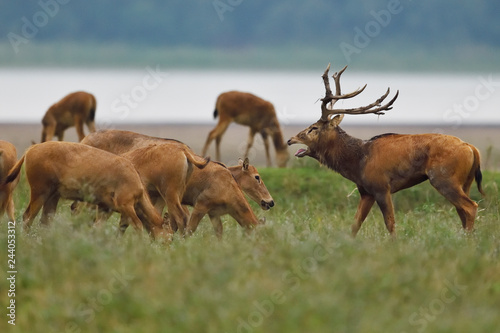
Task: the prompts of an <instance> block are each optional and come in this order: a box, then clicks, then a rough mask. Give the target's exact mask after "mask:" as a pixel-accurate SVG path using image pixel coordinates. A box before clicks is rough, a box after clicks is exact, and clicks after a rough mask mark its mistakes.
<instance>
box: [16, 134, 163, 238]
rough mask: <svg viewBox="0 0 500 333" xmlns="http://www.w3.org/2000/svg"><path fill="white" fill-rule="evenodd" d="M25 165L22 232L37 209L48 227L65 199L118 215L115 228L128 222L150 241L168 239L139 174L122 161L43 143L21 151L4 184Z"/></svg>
mask: <svg viewBox="0 0 500 333" xmlns="http://www.w3.org/2000/svg"><path fill="white" fill-rule="evenodd" d="M24 162H25V163H26V166H25V169H26V177H27V180H28V183H29V186H30V189H31V195H30V202H29V204H28V207H27V208H26V211H25V212H24V214H23V220H24V229H25V230H26V231H27V230H29V228H30V226H31V224H32V222H33V220H34V218H35V217H36V215H37V214H38V212H39V211H40V209H42V207H43V210H42V216H41V219H40V221H41V223H42V224H43V225H47V224H48V223H49V221H50V219H51V218H52V217H53V216H54V214H55V212H56V208H57V204H58V202H59V199H70V200H79V201H86V202H89V203H92V204H96V205H98V206H99V207H100V208H101V209H103V210H104V211H108V210H111V211H116V212H118V213H120V214H121V222H120V225H128V224H130V223H131V224H132V225H133V226H134V228H135V229H136V230H137V231H142V230H143V224H144V226H145V227H146V229H147V230H148V231H150V232H151V236H152V237H161V238H164V239H169V238H170V235H171V233H172V232H171V230H169V228H167V229H164V228H163V219H162V217H161V215H160V214H158V213H157V212H156V211H155V210H154V207H153V205H152V204H151V202H150V200H149V198H148V196H147V194H146V191H145V189H144V186H143V185H142V183H141V179H140V177H139V174H138V173H137V171H136V170H135V168H134V166H133V165H132V163H131V162H130V161H128V160H127V159H125V158H123V157H120V156H117V155H115V154H111V153H108V152H106V151H103V150H100V149H96V148H93V147H90V146H87V145H83V144H79V143H70V142H56V141H51V142H45V143H41V144H36V145H33V146H31V147H30V148H29V149H28V150H27V151H26V153H25V154H24V155H23V156H22V157H21V159H20V160H19V161H18V162H17V164H16V165H15V166H14V167H13V168H12V169H11V171H10V173H9V175H8V176H7V178H6V183H9V182H12V181H14V179H16V178H17V177H18V175H19V173H20V171H21V166H22V164H23V163H24ZM139 216H141V217H142V221H141V219H140V218H139ZM122 231H124V229H122Z"/></svg>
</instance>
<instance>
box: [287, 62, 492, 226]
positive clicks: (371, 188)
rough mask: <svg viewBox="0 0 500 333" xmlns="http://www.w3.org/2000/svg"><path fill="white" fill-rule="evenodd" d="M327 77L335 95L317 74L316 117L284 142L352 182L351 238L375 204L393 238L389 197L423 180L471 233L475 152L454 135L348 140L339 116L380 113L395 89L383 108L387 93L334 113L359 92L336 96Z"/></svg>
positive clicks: (476, 166) (476, 173)
mask: <svg viewBox="0 0 500 333" xmlns="http://www.w3.org/2000/svg"><path fill="white" fill-rule="evenodd" d="M346 68H347V66H345V67H344V68H343V69H342V70H341V71H340V72H338V73H335V74H334V75H333V79H334V82H335V95H333V93H332V91H331V89H330V82H329V78H328V72H329V70H330V65H328V67H327V68H326V70H325V72H324V73H323V76H322V78H323V82H324V85H325V90H326V94H325V97H324V98H323V99H322V100H321V101H322V103H321V118H320V119H319V120H318V121H317V122H316V123H314V124H312V125H311V126H309V127H308V128H306V129H305V130H303V131H301V132H300V133H298V134H297V135H295V136H294V137H292V138H291V139H290V140H288V145H292V144H304V145H305V146H306V148H300V149H299V150H298V151H297V152H296V154H295V156H297V157H304V156H310V157H312V158H314V159H316V160H318V161H319V162H320V163H321V164H325V165H326V166H328V167H329V168H330V169H332V170H334V171H336V172H338V173H340V174H341V175H342V176H344V177H345V178H347V179H349V180H351V181H353V182H354V183H356V185H357V188H358V190H359V194H360V196H361V200H360V202H359V205H358V209H357V212H356V215H355V222H354V224H353V225H352V228H351V231H352V235H353V236H355V235H356V234H357V233H358V231H359V229H360V228H361V225H362V223H363V221H364V220H365V218H366V216H367V215H368V213H369V211H370V209H371V207H372V206H373V204H374V203H375V202H377V204H378V206H379V208H380V210H381V211H382V214H383V216H384V222H385V225H386V227H387V230H388V231H389V233H390V234H391V235H395V230H394V223H395V221H394V207H393V203H392V198H391V194H392V193H395V192H397V191H399V190H402V189H405V188H409V187H412V186H414V185H416V184H419V183H421V182H423V181H425V180H427V179H428V180H429V181H430V183H431V185H432V186H433V187H434V188H435V189H436V190H437V191H438V192H439V193H441V194H442V195H443V196H444V197H445V198H446V199H448V201H450V202H451V203H452V204H453V205H454V206H455V208H456V210H457V212H458V215H459V216H460V219H461V220H462V226H463V228H464V229H465V230H467V231H471V230H473V228H474V220H475V217H476V212H477V207H478V205H477V203H476V202H474V201H473V200H471V199H470V198H469V190H470V188H471V185H472V182H473V180H474V179H475V180H476V183H477V187H478V190H479V192H480V193H481V194H482V195H484V193H483V191H482V188H481V179H482V175H481V169H480V157H479V151H478V150H477V149H476V148H475V147H474V146H473V145H471V144H468V143H466V142H464V141H462V140H460V139H458V138H456V137H453V136H449V135H443V134H414V135H404V134H393V133H390V134H383V135H378V136H376V137H373V138H372V139H370V140H361V139H357V138H354V137H352V136H350V135H348V134H347V133H346V132H344V131H343V130H342V129H341V128H340V127H339V124H340V122H341V121H342V119H343V117H344V115H345V114H370V113H373V114H378V115H382V114H384V111H388V110H391V109H392V105H393V103H394V102H395V101H396V98H397V97H398V94H399V91H398V92H397V93H396V94H395V96H394V97H393V98H392V99H391V100H390V101H389V102H387V103H386V104H382V103H383V102H384V100H385V99H386V98H387V96H388V95H389V93H390V89H387V92H386V93H385V94H384V95H382V96H381V97H380V98H379V99H378V100H376V101H375V102H374V103H371V104H369V105H366V106H363V107H358V108H352V109H334V108H333V105H334V104H335V103H336V102H337V101H338V100H341V99H348V98H352V97H355V96H357V95H359V94H360V93H361V92H362V91H363V90H364V89H365V88H366V85H365V86H363V87H362V88H358V89H357V90H355V91H353V92H351V93H348V94H342V93H341V88H340V76H341V75H342V73H343V72H344V71H345V69H346Z"/></svg>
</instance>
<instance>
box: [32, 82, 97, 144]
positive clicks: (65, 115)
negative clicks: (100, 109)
mask: <svg viewBox="0 0 500 333" xmlns="http://www.w3.org/2000/svg"><path fill="white" fill-rule="evenodd" d="M95 109H96V100H95V97H94V95H92V94H89V93H86V92H84V91H77V92H74V93H71V94H69V95H67V96H65V97H64V98H63V99H61V100H60V101H59V102H57V103H55V104H53V105H52V106H51V107H50V108H49V109H48V110H47V112H46V113H45V116H44V117H43V119H42V125H43V130H42V141H41V142H45V141H50V140H52V137H53V136H54V135H56V136H57V138H58V139H59V141H63V139H64V131H65V130H66V129H67V128H69V127H71V126H75V127H76V132H77V134H78V141H82V140H83V138H84V137H85V133H84V132H83V124H84V123H85V124H87V127H88V128H89V131H90V132H95Z"/></svg>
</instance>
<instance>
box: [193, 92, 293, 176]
mask: <svg viewBox="0 0 500 333" xmlns="http://www.w3.org/2000/svg"><path fill="white" fill-rule="evenodd" d="M217 116H219V123H218V124H217V126H216V127H215V128H214V129H213V130H212V131H210V133H209V134H208V138H207V141H206V142H205V146H204V147H203V151H202V153H201V155H202V156H206V153H207V150H208V148H209V147H210V143H211V142H212V141H213V140H214V139H215V145H216V146H215V149H216V150H215V152H216V153H215V156H216V159H217V160H218V161H220V142H221V140H222V136H223V135H224V133H225V132H226V129H227V128H228V126H229V125H230V124H231V123H232V122H235V123H237V124H240V125H245V126H249V127H250V134H249V136H248V143H247V148H246V151H245V157H248V151H249V150H250V148H252V145H253V138H254V136H255V134H256V133H260V135H261V136H262V139H263V141H264V147H265V149H266V159H267V166H271V156H270V155H269V142H268V137H269V136H271V138H272V140H273V143H274V148H275V150H276V164H277V165H278V166H279V167H282V168H284V167H286V162H287V161H288V159H289V153H288V147H287V145H286V143H285V141H284V139H283V134H282V133H281V128H280V124H279V122H278V118H277V117H276V112H275V111H274V106H273V105H272V104H271V103H270V102H268V101H265V100H263V99H262V98H259V97H257V96H255V95H252V94H249V93H244V92H239V91H229V92H225V93H222V94H220V95H219V97H218V98H217V102H216V104H215V111H214V118H217Z"/></svg>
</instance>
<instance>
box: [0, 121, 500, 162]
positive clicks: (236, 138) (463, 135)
mask: <svg viewBox="0 0 500 333" xmlns="http://www.w3.org/2000/svg"><path fill="white" fill-rule="evenodd" d="M309 125H310V124H282V125H281V126H282V131H283V136H284V140H285V141H286V140H288V138H290V137H291V136H293V135H295V134H297V133H298V132H299V131H301V130H303V129H304V128H306V127H307V126H309ZM96 127H97V129H105V128H108V129H111V128H113V129H123V130H127V131H134V132H139V133H143V134H146V135H151V136H158V137H164V138H172V139H177V140H179V141H182V142H184V143H186V144H187V145H189V146H190V147H191V148H192V149H193V150H194V151H195V153H197V154H200V153H201V150H202V148H203V145H204V144H205V140H206V138H207V135H208V133H209V132H210V130H212V129H213V128H214V127H215V122H213V123H210V124H209V123H194V124H191V123H157V124H151V123H138V124H132V123H117V124H112V125H109V124H108V125H106V126H103V124H100V123H99V122H98V123H96ZM342 129H344V130H345V131H346V132H347V133H348V134H349V135H351V136H354V137H357V138H360V139H365V140H367V139H370V138H371V137H373V136H376V135H379V134H383V133H401V134H417V133H442V134H448V135H453V136H457V137H459V138H460V139H462V140H463V141H466V142H468V143H471V144H473V145H474V146H476V147H477V148H478V149H479V150H480V152H481V155H482V164H483V165H484V169H493V170H496V169H499V168H500V126H498V125H491V124H482V125H464V126H460V127H456V128H454V127H453V126H439V125H437V126H436V125H427V124H388V125H378V124H375V125H364V124H363V125H349V124H344V125H343V126H342ZM41 130H42V125H41V124H40V123H0V139H1V140H6V141H9V142H11V143H13V144H14V145H15V146H16V149H17V152H18V157H20V156H21V155H22V153H23V152H24V151H25V150H26V149H27V148H28V147H29V146H30V145H31V142H32V141H35V142H39V141H40V136H41ZM84 130H85V133H88V129H87V128H85V129H84ZM247 137H248V127H244V126H241V125H238V124H231V125H230V126H229V128H228V129H227V131H226V133H225V135H224V137H223V138H222V141H221V154H222V162H224V163H226V164H228V165H234V164H236V163H237V161H238V158H240V157H242V155H243V154H244V151H245V147H246V142H247ZM65 140H66V141H72V142H76V141H77V135H76V131H75V129H74V127H73V128H69V129H68V130H67V131H66V132H65ZM295 150H296V148H295V147H290V149H289V151H290V155H291V160H293V159H294V158H293V153H294V152H295ZM208 153H209V155H211V157H212V159H214V158H215V143H212V144H211V146H210V149H209V152H208ZM271 156H272V159H273V163H274V148H271ZM249 157H250V162H251V163H252V164H254V165H256V166H260V167H262V166H265V165H266V160H265V152H264V146H263V143H262V140H261V139H260V136H259V135H256V136H255V140H254V147H253V148H252V150H251V151H250V154H249Z"/></svg>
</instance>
